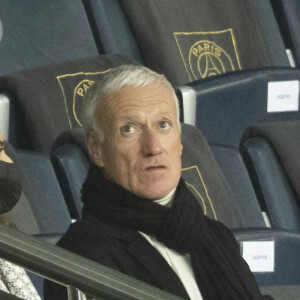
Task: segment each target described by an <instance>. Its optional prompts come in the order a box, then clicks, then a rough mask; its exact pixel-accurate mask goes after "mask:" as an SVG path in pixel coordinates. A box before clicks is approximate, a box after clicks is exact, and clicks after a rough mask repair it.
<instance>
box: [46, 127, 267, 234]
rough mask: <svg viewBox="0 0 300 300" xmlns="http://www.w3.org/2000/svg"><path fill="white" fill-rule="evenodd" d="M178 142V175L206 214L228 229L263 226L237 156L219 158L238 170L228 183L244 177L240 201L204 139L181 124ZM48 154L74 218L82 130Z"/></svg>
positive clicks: (82, 168) (82, 163) (82, 161)
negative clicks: (179, 169)
mask: <svg viewBox="0 0 300 300" xmlns="http://www.w3.org/2000/svg"><path fill="white" fill-rule="evenodd" d="M182 143H183V149H184V150H183V155H182V176H183V178H184V179H185V180H186V182H187V185H188V186H189V188H190V189H191V191H192V192H193V193H194V195H195V197H196V198H197V199H198V200H199V202H200V204H201V205H202V207H203V209H204V212H205V213H206V215H208V216H209V217H211V218H213V219H217V220H220V221H221V222H223V223H225V224H226V225H227V226H229V227H231V228H238V227H257V226H261V227H266V224H265V222H264V219H263V216H262V214H261V211H260V207H259V205H258V202H257V199H256V197H255V194H254V191H253V190H251V181H250V179H249V178H248V177H247V176H248V175H247V170H246V169H245V167H241V166H243V165H242V163H241V161H239V160H238V159H237V163H236V161H235V159H236V157H237V153H236V152H233V153H229V154H228V155H227V157H225V156H223V157H222V161H224V159H223V158H225V159H226V161H227V162H228V164H229V165H230V168H231V169H232V163H236V164H237V168H238V169H237V170H236V172H235V173H232V174H231V177H232V178H231V180H232V181H234V182H236V181H235V179H238V178H242V177H241V176H242V175H243V174H244V176H245V178H246V179H245V181H244V182H243V185H240V187H239V191H240V193H244V194H248V193H249V190H250V193H251V192H252V193H251V194H250V196H249V195H248V197H245V198H243V199H237V198H236V197H235V196H236V195H235V193H232V191H231V187H230V185H229V183H228V182H227V179H226V176H224V175H223V173H222V172H221V171H220V169H219V167H218V164H217V163H216V160H215V158H214V156H213V155H212V153H211V151H210V149H209V146H208V144H207V143H206V140H205V138H204V137H203V135H202V134H201V132H200V131H199V130H198V129H197V128H195V127H194V126H191V125H187V124H182ZM215 151H217V150H215ZM219 151H220V153H223V150H221V149H219ZM51 152H52V153H51V161H52V163H53V165H54V169H55V171H56V174H57V177H58V179H59V182H60V184H61V189H62V191H63V193H64V194H65V195H66V194H67V195H68V197H66V199H67V201H68V207H69V209H70V212H71V214H72V217H73V218H77V219H78V217H79V218H80V216H81V208H82V203H81V200H80V196H81V195H80V189H81V185H82V182H83V180H84V179H85V177H86V175H87V171H88V166H89V158H88V153H87V150H86V148H85V145H84V137H83V130H82V129H75V130H74V129H73V130H71V131H69V132H66V133H64V134H62V135H61V136H60V137H59V138H58V139H57V141H56V142H55V143H54V145H53V147H52V151H51ZM230 159H231V160H230ZM223 167H224V166H223ZM241 172H243V173H242V174H241ZM240 181H241V179H240ZM248 184H249V186H248ZM243 189H245V190H243ZM237 194H238V193H237ZM238 196H240V195H238ZM250 199H251V201H249V200H250ZM241 203H243V204H241ZM246 206H247V207H246Z"/></svg>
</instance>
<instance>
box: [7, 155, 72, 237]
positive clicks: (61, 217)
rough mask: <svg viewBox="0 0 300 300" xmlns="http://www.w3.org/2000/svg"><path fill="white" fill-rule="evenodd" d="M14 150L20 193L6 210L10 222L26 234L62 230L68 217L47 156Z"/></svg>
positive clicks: (68, 219)
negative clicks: (18, 173) (10, 208)
mask: <svg viewBox="0 0 300 300" xmlns="http://www.w3.org/2000/svg"><path fill="white" fill-rule="evenodd" d="M16 153H17V158H18V161H19V166H20V170H21V178H22V186H23V196H21V199H20V201H19V202H18V203H17V204H16V206H15V207H14V208H13V209H12V210H11V211H10V212H9V213H8V218H9V220H10V222H11V223H13V224H14V225H15V226H16V228H17V229H18V230H20V231H23V232H25V233H28V234H39V233H54V232H55V233H63V232H65V231H66V230H67V229H68V227H69V225H70V224H71V218H70V214H69V212H68V209H67V206H66V204H65V201H64V198H63V195H62V192H61V189H60V187H59V184H58V181H57V178H56V175H55V173H54V171H53V168H52V165H51V163H50V160H49V158H48V157H47V156H45V155H43V154H38V153H33V152H31V151H25V150H17V151H16Z"/></svg>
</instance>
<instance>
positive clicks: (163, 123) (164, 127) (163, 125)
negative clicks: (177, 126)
mask: <svg viewBox="0 0 300 300" xmlns="http://www.w3.org/2000/svg"><path fill="white" fill-rule="evenodd" d="M159 127H160V128H162V129H169V128H170V124H169V123H168V122H167V121H162V122H160V123H159Z"/></svg>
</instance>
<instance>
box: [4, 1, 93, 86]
mask: <svg viewBox="0 0 300 300" xmlns="http://www.w3.org/2000/svg"><path fill="white" fill-rule="evenodd" d="M0 6H1V11H0V75H1V76H3V75H7V74H11V73H15V72H18V71H23V70H26V69H31V68H35V67H40V66H45V65H50V64H55V63H61V62H65V61H70V60H75V59H79V58H84V57H89V56H94V55H97V54H98V49H97V46H96V43H95V41H94V37H93V34H92V31H91V28H90V25H89V22H88V19H87V16H86V13H85V10H84V6H83V4H82V1H81V0H53V1H48V0H41V1H38V2H36V1H34V0H27V1H22V0H14V1H10V0H1V1H0ZM32 84H35V82H34V81H33V82H32Z"/></svg>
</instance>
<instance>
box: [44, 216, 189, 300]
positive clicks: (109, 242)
mask: <svg viewBox="0 0 300 300" xmlns="http://www.w3.org/2000/svg"><path fill="white" fill-rule="evenodd" d="M58 246H60V247H62V248H65V249H68V250H71V251H72V252H74V253H77V254H79V255H82V256H84V257H86V258H89V259H91V260H94V261H96V262H98V263H100V264H103V265H105V266H107V267H111V268H112V269H115V270H117V271H120V272H122V273H125V274H127V275H130V276H133V277H135V278H137V279H139V280H141V281H144V282H146V283H149V284H151V285H153V286H155V287H158V288H161V289H163V290H165V291H167V292H170V293H172V294H175V295H177V296H180V297H182V298H184V299H189V297H188V294H187V292H186V290H185V288H184V287H183V285H182V283H181V281H180V280H179V278H178V277H177V275H176V274H175V273H174V271H173V270H172V268H170V266H169V265H168V263H167V262H166V260H165V259H164V258H163V257H162V256H161V255H160V254H159V253H158V252H157V250H155V248H153V247H152V246H151V245H150V243H149V242H148V241H146V239H145V238H144V237H142V236H141V235H140V234H139V233H138V232H135V231H131V230H126V229H123V228H120V227H114V226H110V225H107V224H104V223H101V222H99V221H94V220H83V221H78V222H76V223H74V224H72V225H71V226H70V228H69V230H68V231H67V232H66V234H65V235H64V236H63V238H62V239H61V240H60V241H59V242H58ZM44 298H45V300H50V299H59V300H60V299H67V294H66V288H64V287H62V286H60V285H57V284H55V283H53V282H50V281H45V286H44Z"/></svg>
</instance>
